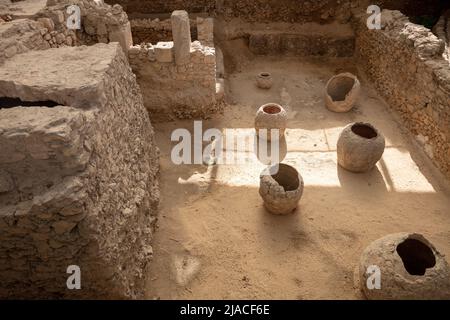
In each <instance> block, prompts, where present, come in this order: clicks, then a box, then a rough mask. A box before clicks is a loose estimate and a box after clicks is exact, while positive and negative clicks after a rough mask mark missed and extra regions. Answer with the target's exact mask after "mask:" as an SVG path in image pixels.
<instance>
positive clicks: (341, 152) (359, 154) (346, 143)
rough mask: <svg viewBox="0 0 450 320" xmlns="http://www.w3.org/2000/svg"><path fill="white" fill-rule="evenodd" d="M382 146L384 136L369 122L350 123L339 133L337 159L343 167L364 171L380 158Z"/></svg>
mask: <svg viewBox="0 0 450 320" xmlns="http://www.w3.org/2000/svg"><path fill="white" fill-rule="evenodd" d="M384 146H385V141H384V136H383V135H382V134H381V133H380V132H379V131H378V130H377V129H376V128H375V127H374V126H372V125H371V124H370V123H363V122H356V123H352V124H350V125H348V126H346V127H345V128H344V130H343V131H342V132H341V134H340V135H339V139H338V142H337V160H338V163H339V165H340V166H341V167H343V168H344V169H347V170H349V171H352V172H366V171H369V170H370V169H372V168H373V167H374V166H375V164H376V163H377V162H378V161H379V160H380V159H381V156H382V155H383V152H384Z"/></svg>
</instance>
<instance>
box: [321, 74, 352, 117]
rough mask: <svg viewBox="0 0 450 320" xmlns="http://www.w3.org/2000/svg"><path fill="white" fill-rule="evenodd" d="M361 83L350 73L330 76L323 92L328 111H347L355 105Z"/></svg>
mask: <svg viewBox="0 0 450 320" xmlns="http://www.w3.org/2000/svg"><path fill="white" fill-rule="evenodd" d="M360 88H361V84H360V83H359V80H358V78H357V77H356V76H355V75H353V74H351V73H348V72H347V73H341V74H338V75H336V76H334V77H332V78H331V79H330V80H329V81H328V83H327V85H326V92H325V103H326V106H327V108H328V109H329V110H330V111H334V112H348V111H350V110H351V109H352V108H353V106H354V105H355V102H356V100H357V99H358V96H359V92H360Z"/></svg>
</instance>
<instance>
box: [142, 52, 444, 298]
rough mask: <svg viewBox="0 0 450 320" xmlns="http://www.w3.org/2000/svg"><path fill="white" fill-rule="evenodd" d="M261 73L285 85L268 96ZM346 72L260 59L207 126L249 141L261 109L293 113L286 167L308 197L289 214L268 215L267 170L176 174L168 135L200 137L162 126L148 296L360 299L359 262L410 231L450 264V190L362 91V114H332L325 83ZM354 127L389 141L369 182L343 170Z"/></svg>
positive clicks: (232, 84) (228, 168)
mask: <svg viewBox="0 0 450 320" xmlns="http://www.w3.org/2000/svg"><path fill="white" fill-rule="evenodd" d="M261 71H267V72H271V73H272V75H273V77H274V79H275V84H274V86H273V87H272V88H271V89H270V90H267V91H266V90H262V89H258V88H256V86H255V84H254V76H255V75H256V74H257V73H259V72H261ZM341 71H350V72H356V70H355V67H354V65H353V64H352V62H351V60H343V59H337V60H331V59H328V60H326V61H322V60H305V59H300V58H270V57H260V58H255V59H253V60H252V61H248V63H245V64H243V65H242V66H241V67H240V68H237V71H235V72H234V73H232V74H230V75H229V76H228V79H227V85H228V92H227V97H228V99H229V100H230V101H231V102H233V105H231V106H229V107H227V108H226V109H225V111H224V114H223V115H218V116H215V117H214V119H212V120H207V121H204V122H203V127H204V128H218V129H221V130H223V129H225V128H240V129H242V130H243V131H246V132H248V131H251V130H253V125H254V115H255V112H256V110H257V109H258V108H259V106H261V105H262V104H264V103H267V102H278V103H284V104H286V103H288V104H290V113H291V119H290V120H289V122H288V130H287V133H286V143H287V151H288V153H287V155H286V157H285V159H284V161H283V162H284V163H288V164H291V165H293V166H294V167H296V168H297V169H298V170H299V172H300V173H301V175H302V176H303V179H304V181H305V190H304V194H303V197H302V199H301V201H300V205H299V208H298V209H297V211H295V212H294V213H293V214H291V215H288V216H273V215H271V214H269V213H267V212H266V211H265V210H264V208H263V203H262V200H261V198H260V196H259V194H258V187H259V174H260V172H261V171H262V169H263V165H262V164H261V163H259V162H258V161H257V160H255V161H254V162H253V163H250V164H243V165H212V166H203V165H180V166H177V165H174V164H173V163H172V161H171V158H170V152H171V149H172V146H174V145H175V144H176V143H175V142H171V140H170V135H171V133H172V131H173V130H174V129H177V128H188V129H189V130H192V127H193V121H175V122H169V123H156V124H155V127H156V132H157V143H158V146H159V147H160V149H161V187H162V190H161V196H162V203H161V210H160V216H159V222H158V226H159V227H158V229H157V232H156V233H155V239H154V259H153V261H152V262H151V265H150V270H149V273H150V274H149V276H148V283H147V288H148V294H147V298H149V299H157V298H161V299H338V298H342V299H361V298H363V296H362V295H361V293H360V292H359V289H358V283H357V280H356V277H355V275H354V274H355V270H356V267H357V265H358V261H359V257H360V254H361V252H362V251H363V249H364V248H365V247H366V246H367V245H368V244H369V243H370V242H371V241H373V240H376V239H378V238H380V237H382V236H384V235H387V234H389V233H395V232H401V231H412V232H419V233H422V234H424V235H425V236H426V237H427V238H428V239H430V240H431V241H432V242H433V243H434V244H435V245H436V247H437V248H438V249H439V250H440V251H441V252H442V253H444V254H446V255H447V256H450V191H449V187H448V184H447V182H446V181H445V179H444V178H443V176H441V175H440V173H439V172H437V171H436V169H435V168H434V167H433V166H432V165H431V163H430V161H429V160H428V159H427V158H426V156H425V155H424V153H423V152H422V151H421V149H420V148H419V147H418V146H417V145H416V144H415V142H413V140H412V137H411V135H410V134H408V133H406V131H405V130H404V129H402V124H401V123H400V122H398V121H397V120H396V118H395V116H394V115H393V114H391V112H390V111H388V107H387V106H386V105H385V104H384V102H383V101H382V100H380V99H379V98H378V96H377V94H376V93H374V92H373V90H371V89H370V88H369V87H368V86H367V84H365V83H364V82H363V90H362V91H363V92H362V95H361V98H360V100H359V102H358V105H357V107H356V108H355V109H354V110H353V111H351V112H349V113H346V114H336V113H332V112H330V111H328V110H327V109H326V108H325V105H324V102H323V92H324V86H325V84H326V81H327V80H328V79H329V78H330V77H331V76H332V75H334V74H335V73H337V72H341ZM283 88H284V90H283ZM289 101H290V102H289ZM353 121H368V122H371V123H372V124H374V125H375V126H376V127H377V128H379V129H380V130H381V132H382V133H383V134H384V136H385V138H386V150H385V152H384V155H383V158H382V160H381V161H380V162H379V163H378V164H377V167H376V168H375V169H374V170H372V171H371V172H369V173H365V174H354V173H350V172H347V171H345V170H343V169H342V168H340V167H339V166H338V165H337V161H336V141H337V138H338V135H339V133H340V131H341V130H342V129H343V127H344V126H345V125H347V124H348V123H350V122H353ZM228 151H229V150H228Z"/></svg>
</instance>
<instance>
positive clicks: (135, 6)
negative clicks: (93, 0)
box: [105, 0, 216, 14]
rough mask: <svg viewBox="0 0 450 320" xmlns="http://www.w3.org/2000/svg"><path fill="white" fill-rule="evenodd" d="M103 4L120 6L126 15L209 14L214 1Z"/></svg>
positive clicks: (138, 0)
mask: <svg viewBox="0 0 450 320" xmlns="http://www.w3.org/2000/svg"><path fill="white" fill-rule="evenodd" d="M105 2H106V3H109V4H116V3H117V4H120V5H121V6H122V7H123V8H124V9H125V11H126V12H127V13H145V14H150V13H168V12H172V11H174V10H186V11H187V12H189V13H198V12H207V13H211V12H212V11H213V9H214V7H215V3H216V0H189V1H186V0H106V1H105Z"/></svg>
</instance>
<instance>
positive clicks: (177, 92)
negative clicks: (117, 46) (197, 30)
mask: <svg viewBox="0 0 450 320" xmlns="http://www.w3.org/2000/svg"><path fill="white" fill-rule="evenodd" d="M169 43H170V44H172V42H169ZM157 47H158V45H156V46H153V45H151V44H145V45H140V46H134V47H132V48H130V50H129V52H128V57H129V61H130V65H131V67H132V69H133V72H134V73H135V74H136V77H137V82H138V83H139V86H140V87H141V90H142V92H143V95H144V105H145V106H146V108H147V109H148V111H149V112H150V115H151V118H152V119H157V120H167V119H173V118H193V117H207V116H208V115H210V114H212V113H215V112H217V111H218V110H219V108H220V106H219V104H218V103H217V101H216V60H215V50H214V48H211V47H207V46H203V45H201V44H200V42H198V41H194V42H192V44H191V54H190V62H189V63H187V64H186V65H176V64H175V61H174V59H173V52H172V51H173V50H167V52H166V53H165V54H161V55H160V54H159V53H158V52H157V51H158V50H159V49H158V48H157ZM167 59H168V60H167Z"/></svg>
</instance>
